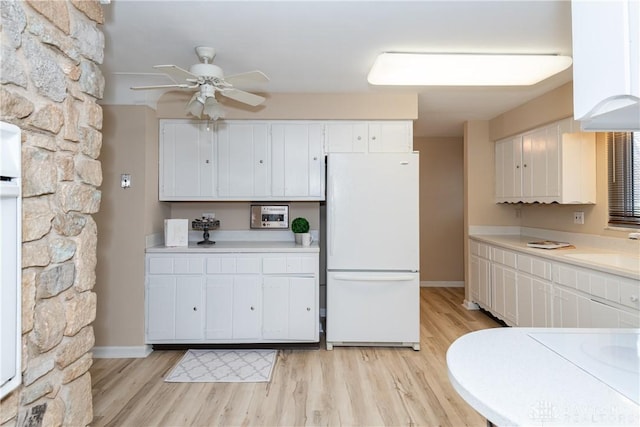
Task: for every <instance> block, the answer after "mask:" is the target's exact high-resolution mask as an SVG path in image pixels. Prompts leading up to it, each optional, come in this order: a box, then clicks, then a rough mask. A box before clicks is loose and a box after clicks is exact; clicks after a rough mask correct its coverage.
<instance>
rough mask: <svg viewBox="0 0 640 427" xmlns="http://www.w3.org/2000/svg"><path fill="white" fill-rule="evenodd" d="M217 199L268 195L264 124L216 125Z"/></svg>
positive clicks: (227, 123)
mask: <svg viewBox="0 0 640 427" xmlns="http://www.w3.org/2000/svg"><path fill="white" fill-rule="evenodd" d="M216 126H217V129H216V136H217V138H218V155H217V174H218V194H217V196H218V198H220V199H223V198H229V199H236V198H240V199H242V198H250V199H255V198H261V197H268V196H270V193H271V189H270V179H269V178H270V165H271V162H270V157H269V141H268V137H267V135H268V131H269V130H268V125H267V124H266V123H251V122H246V123H243V122H218V123H217V125H216Z"/></svg>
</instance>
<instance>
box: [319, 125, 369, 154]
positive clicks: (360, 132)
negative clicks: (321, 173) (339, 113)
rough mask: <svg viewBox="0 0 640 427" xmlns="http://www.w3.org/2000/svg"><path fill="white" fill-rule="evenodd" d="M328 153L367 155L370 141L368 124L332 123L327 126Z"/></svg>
mask: <svg viewBox="0 0 640 427" xmlns="http://www.w3.org/2000/svg"><path fill="white" fill-rule="evenodd" d="M325 129H326V141H327V152H328V153H365V152H366V151H367V143H368V139H369V129H368V125H367V123H366V122H340V123H336V122H332V123H327V125H326V128H325Z"/></svg>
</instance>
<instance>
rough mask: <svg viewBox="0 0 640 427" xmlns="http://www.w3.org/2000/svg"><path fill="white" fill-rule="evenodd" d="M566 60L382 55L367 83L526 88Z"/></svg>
mask: <svg viewBox="0 0 640 427" xmlns="http://www.w3.org/2000/svg"><path fill="white" fill-rule="evenodd" d="M572 62H573V61H572V59H571V57H569V56H559V55H493V54H457V53H438V54H432V53H389V52H387V53H381V54H380V55H378V58H377V59H376V62H375V63H374V64H373V67H372V68H371V71H370V72H369V76H368V77H367V80H368V81H369V83H371V84H372V85H404V86H526V85H532V84H535V83H538V82H539V81H542V80H544V79H546V78H548V77H550V76H552V75H554V74H557V73H559V72H560V71H562V70H565V69H567V68H569V66H570V65H571V64H572Z"/></svg>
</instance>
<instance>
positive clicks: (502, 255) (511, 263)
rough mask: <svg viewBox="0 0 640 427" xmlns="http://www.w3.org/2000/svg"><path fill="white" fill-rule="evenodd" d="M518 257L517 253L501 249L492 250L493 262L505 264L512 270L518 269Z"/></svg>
mask: <svg viewBox="0 0 640 427" xmlns="http://www.w3.org/2000/svg"><path fill="white" fill-rule="evenodd" d="M516 259H517V255H516V253H515V252H510V251H505V250H504V249H500V248H492V249H491V260H492V261H495V262H497V263H499V264H504V265H506V266H508V267H511V268H516V266H517V263H516Z"/></svg>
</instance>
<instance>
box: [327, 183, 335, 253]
mask: <svg viewBox="0 0 640 427" xmlns="http://www.w3.org/2000/svg"><path fill="white" fill-rule="evenodd" d="M329 190H330V191H329V194H330V196H329V201H328V202H329V217H330V218H331V222H332V224H331V230H330V235H329V236H328V239H329V255H333V242H334V241H335V239H334V238H333V237H334V235H335V231H334V230H335V229H336V222H337V221H336V215H335V210H336V209H335V203H334V194H335V181H334V180H333V179H331V180H330V181H329Z"/></svg>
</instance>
